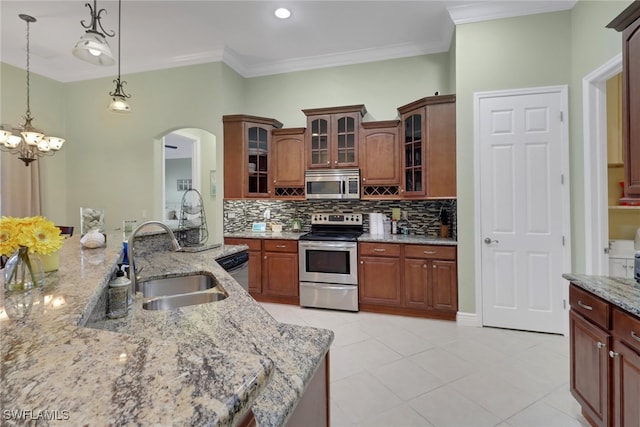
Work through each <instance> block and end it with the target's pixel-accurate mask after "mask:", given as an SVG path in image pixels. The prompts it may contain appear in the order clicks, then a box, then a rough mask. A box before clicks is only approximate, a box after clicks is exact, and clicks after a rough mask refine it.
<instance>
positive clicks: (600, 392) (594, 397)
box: [569, 284, 640, 427]
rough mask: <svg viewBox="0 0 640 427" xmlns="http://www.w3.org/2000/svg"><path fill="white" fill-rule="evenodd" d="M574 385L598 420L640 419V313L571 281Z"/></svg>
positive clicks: (633, 422) (622, 425) (620, 423)
mask: <svg viewBox="0 0 640 427" xmlns="http://www.w3.org/2000/svg"><path fill="white" fill-rule="evenodd" d="M569 303H570V306H571V311H570V313H569V321H570V325H569V338H570V387H569V388H570V390H571V394H572V395H573V396H574V397H575V398H576V400H577V401H578V402H579V403H580V405H581V406H582V414H583V415H584V416H585V418H586V419H587V420H588V421H589V423H590V424H591V425H593V426H607V427H609V426H616V427H627V426H638V425H640V406H639V405H638V401H639V400H640V318H638V317H636V316H635V315H633V314H631V313H629V312H627V311H625V310H622V309H621V308H619V307H618V306H613V304H611V303H609V302H607V301H605V300H603V299H601V298H599V297H598V296H596V295H594V294H592V293H590V292H588V291H586V290H584V289H581V288H579V287H578V286H576V285H574V284H571V285H570V287H569Z"/></svg>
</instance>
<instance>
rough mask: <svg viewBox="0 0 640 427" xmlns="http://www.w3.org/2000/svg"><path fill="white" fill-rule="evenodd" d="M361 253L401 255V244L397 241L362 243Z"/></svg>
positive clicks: (360, 246)
mask: <svg viewBox="0 0 640 427" xmlns="http://www.w3.org/2000/svg"><path fill="white" fill-rule="evenodd" d="M358 249H359V252H360V255H370V256H371V255H372V256H389V257H399V256H400V245H398V244H396V243H360V245H359V247H358Z"/></svg>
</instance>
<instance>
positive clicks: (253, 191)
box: [222, 115, 282, 199]
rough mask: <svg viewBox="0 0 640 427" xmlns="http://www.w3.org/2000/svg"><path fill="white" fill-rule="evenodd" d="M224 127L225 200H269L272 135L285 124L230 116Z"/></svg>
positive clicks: (224, 120) (266, 119)
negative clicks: (273, 131) (274, 130)
mask: <svg viewBox="0 0 640 427" xmlns="http://www.w3.org/2000/svg"><path fill="white" fill-rule="evenodd" d="M222 121H223V123H224V198H226V199H242V198H265V197H271V194H270V181H271V172H270V161H269V150H270V144H271V131H272V130H273V129H277V128H281V127H282V123H280V122H279V121H277V120H275V119H269V118H265V117H256V116H247V115H230V116H224V117H223V118H222Z"/></svg>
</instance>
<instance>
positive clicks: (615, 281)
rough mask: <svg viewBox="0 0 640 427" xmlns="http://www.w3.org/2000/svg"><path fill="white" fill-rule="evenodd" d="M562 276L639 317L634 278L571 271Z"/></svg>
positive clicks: (639, 294)
mask: <svg viewBox="0 0 640 427" xmlns="http://www.w3.org/2000/svg"><path fill="white" fill-rule="evenodd" d="M562 277H564V278H565V279H567V280H568V281H570V282H571V283H573V284H575V285H576V286H578V287H580V288H582V289H584V290H586V291H589V292H591V293H592V294H594V295H597V296H599V297H600V298H602V299H603V300H605V301H607V302H610V303H611V304H613V305H615V306H617V307H620V308H621V309H623V310H625V311H627V312H629V313H631V314H633V315H635V316H638V317H640V283H638V282H636V281H635V280H634V279H625V278H622V277H609V276H590V275H586V274H573V273H567V274H563V275H562Z"/></svg>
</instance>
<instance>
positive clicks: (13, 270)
mask: <svg viewBox="0 0 640 427" xmlns="http://www.w3.org/2000/svg"><path fill="white" fill-rule="evenodd" d="M43 284H44V266H43V264H42V260H41V259H40V257H39V256H38V255H37V254H30V253H29V248H27V247H25V246H21V247H20V248H19V249H18V250H17V251H15V252H14V253H13V255H11V257H9V260H8V261H7V264H6V265H5V266H4V287H5V289H6V290H8V291H14V290H22V289H31V288H33V287H36V286H42V285H43Z"/></svg>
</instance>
